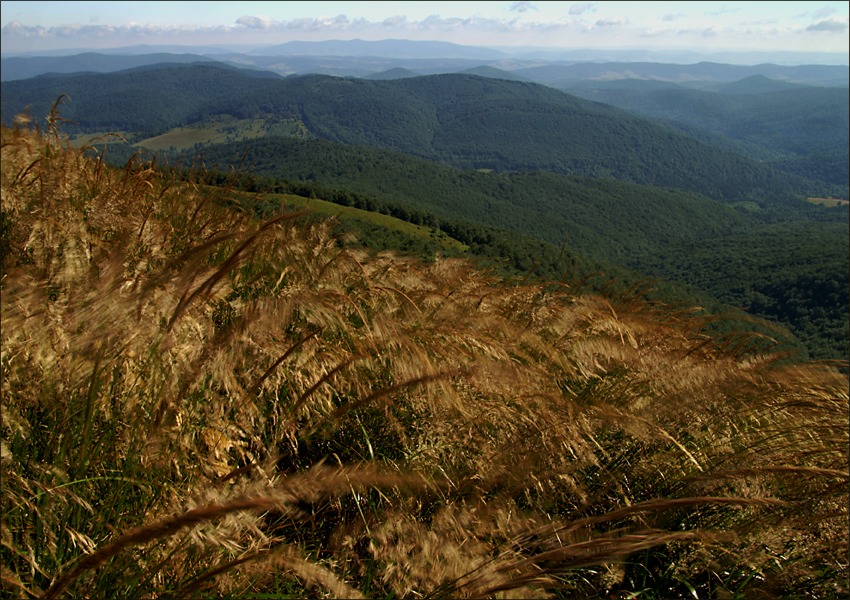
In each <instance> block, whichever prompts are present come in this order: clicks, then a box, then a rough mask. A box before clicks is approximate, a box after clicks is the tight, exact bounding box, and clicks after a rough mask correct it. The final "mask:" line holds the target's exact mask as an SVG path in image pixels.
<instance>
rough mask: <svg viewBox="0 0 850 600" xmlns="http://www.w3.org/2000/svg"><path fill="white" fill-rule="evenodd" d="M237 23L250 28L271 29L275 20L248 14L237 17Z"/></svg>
mask: <svg viewBox="0 0 850 600" xmlns="http://www.w3.org/2000/svg"><path fill="white" fill-rule="evenodd" d="M236 24H237V25H242V26H243V27H247V28H248V29H271V28H272V26H273V25H274V21H273V20H272V19H270V18H269V17H252V16H248V15H246V16H244V17H239V18H238V19H236Z"/></svg>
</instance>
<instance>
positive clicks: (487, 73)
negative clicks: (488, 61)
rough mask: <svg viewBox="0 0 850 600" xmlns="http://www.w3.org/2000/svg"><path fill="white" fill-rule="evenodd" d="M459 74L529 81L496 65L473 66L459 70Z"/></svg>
mask: <svg viewBox="0 0 850 600" xmlns="http://www.w3.org/2000/svg"><path fill="white" fill-rule="evenodd" d="M460 74H461V75H477V76H478V77H489V78H490V79H505V80H508V81H530V80H529V79H526V78H525V77H522V76H521V75H517V74H516V73H513V72H511V71H505V70H503V69H497V68H496V67H486V66H482V67H473V68H471V69H466V70H464V71H460Z"/></svg>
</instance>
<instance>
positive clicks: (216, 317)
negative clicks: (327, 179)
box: [0, 130, 850, 598]
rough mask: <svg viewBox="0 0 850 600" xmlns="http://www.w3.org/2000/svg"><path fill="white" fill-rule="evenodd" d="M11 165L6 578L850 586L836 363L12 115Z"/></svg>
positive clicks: (400, 588) (178, 592) (340, 593)
mask: <svg viewBox="0 0 850 600" xmlns="http://www.w3.org/2000/svg"><path fill="white" fill-rule="evenodd" d="M0 166H2V172H0V177H1V178H2V180H1V181H2V198H3V218H2V225H3V227H2V237H1V238H0V241H2V244H0V245H2V250H3V253H2V259H3V261H2V270H3V275H2V286H3V287H2V292H3V293H2V311H3V313H2V315H3V328H2V342H3V344H2V363H1V364H0V366H2V381H3V397H2V401H3V406H2V408H3V423H2V451H3V453H2V465H3V473H4V477H3V480H4V481H3V486H2V490H0V491H1V492H2V496H0V501H2V505H3V510H2V517H0V518H2V530H3V535H4V538H3V545H2V547H0V561H2V566H3V585H4V588H6V589H9V590H13V593H18V594H19V595H22V596H28V595H42V596H43V597H46V598H54V597H58V596H59V595H61V594H62V593H63V592H71V594H72V596H74V597H88V596H91V595H92V594H97V595H103V594H105V593H110V592H113V593H115V594H120V595H121V596H122V597H126V598H149V597H152V596H162V595H172V596H179V597H186V596H188V595H189V594H190V593H191V592H197V593H199V594H203V595H206V596H209V595H242V596H245V595H249V596H250V595H256V594H262V593H265V594H269V593H276V594H287V593H288V594H291V595H292V594H294V595H304V594H305V593H306V592H307V590H308V588H316V587H318V588H321V589H323V590H325V591H326V592H327V593H328V594H329V595H331V596H334V597H357V596H359V595H367V596H374V597H386V596H390V595H395V596H408V595H430V596H450V597H485V596H493V595H496V594H497V593H505V594H507V595H509V596H511V597H518V596H522V597H532V596H534V597H536V596H539V595H540V594H541V593H544V592H550V593H557V594H561V595H564V596H566V597H575V596H581V597H588V598H592V597H599V598H601V597H610V595H611V594H615V595H641V596H643V597H649V598H660V597H671V596H672V597H682V596H687V595H689V594H692V592H695V593H697V594H699V595H700V596H715V595H723V594H727V595H732V594H748V595H753V594H765V593H774V594H776V595H779V596H782V597H836V596H839V595H842V594H845V595H846V593H847V591H848V590H847V586H846V582H847V574H848V570H847V569H848V566H847V557H846V548H847V529H846V518H847V513H846V507H847V501H848V497H847V482H848V480H850V475H848V473H847V469H846V449H847V443H848V426H847V421H846V415H847V410H848V397H847V378H846V376H842V375H840V374H838V373H837V372H836V371H835V370H833V369H830V368H828V367H825V366H823V365H817V364H796V365H791V366H780V365H778V364H777V363H775V362H774V361H773V357H771V356H770V355H759V354H755V355H754V354H749V353H747V352H744V351H742V348H744V347H745V346H746V345H744V346H741V345H740V344H738V342H742V341H745V340H740V339H737V340H735V339H733V340H728V342H727V343H725V344H719V343H717V342H716V341H714V340H710V339H707V338H706V337H705V336H704V335H703V334H702V327H703V325H704V323H702V322H700V321H699V320H697V319H694V318H693V317H692V316H689V314H688V313H682V312H672V311H671V310H669V309H667V308H665V307H663V306H659V305H652V304H647V303H646V302H643V301H641V300H640V299H638V298H637V297H635V296H631V295H628V294H625V295H620V296H616V297H603V296H600V295H597V294H585V293H581V290H567V289H565V288H564V287H562V286H554V285H546V284H542V283H541V284H529V283H526V284H521V285H520V284H515V285H505V283H504V282H500V281H498V280H495V279H493V278H492V277H490V276H487V275H484V274H482V273H481V272H477V271H476V270H474V269H473V268H471V266H470V265H469V264H468V263H465V262H464V261H459V260H437V261H434V262H433V263H431V264H427V265H426V264H421V263H419V262H417V261H415V260H412V259H410V258H405V257H402V256H396V255H393V254H386V253H385V254H381V255H378V256H374V257H370V256H369V255H367V254H365V253H362V252H359V251H356V250H353V249H348V248H346V247H344V246H342V245H340V243H339V241H338V240H336V239H334V238H333V236H331V235H330V231H331V230H330V228H329V225H328V224H324V223H322V222H317V221H307V222H304V223H301V222H300V221H299V218H298V217H297V216H296V215H293V214H290V213H282V214H280V215H278V216H277V217H275V218H274V219H272V220H271V221H268V222H266V223H264V224H261V223H257V222H254V221H253V220H252V219H250V218H248V217H247V216H245V215H244V214H241V213H238V212H235V211H233V210H232V209H229V208H227V207H226V201H227V200H228V199H229V198H230V197H231V195H232V193H231V192H230V191H229V190H226V189H217V190H216V189H213V190H211V189H209V188H206V187H202V186H192V185H187V184H182V183H179V182H174V181H170V180H167V179H164V178H163V177H162V175H160V174H158V173H156V172H154V171H151V170H149V169H145V168H143V167H141V166H139V167H137V168H132V167H128V168H127V169H125V170H123V171H115V170H112V169H110V168H107V167H105V166H104V165H103V164H100V163H96V162H92V161H91V160H89V159H86V158H84V157H82V156H81V155H80V154H78V153H75V152H72V151H64V150H62V149H61V148H59V147H58V146H57V145H56V144H54V143H52V142H51V141H50V140H43V139H36V138H35V137H33V136H31V135H29V134H27V133H24V132H12V131H8V130H3V140H2V162H0ZM399 565H405V568H404V569H400V568H399V567H398V566H399Z"/></svg>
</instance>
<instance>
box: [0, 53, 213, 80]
mask: <svg viewBox="0 0 850 600" xmlns="http://www.w3.org/2000/svg"><path fill="white" fill-rule="evenodd" d="M211 61H212V59H211V58H207V57H205V56H201V55H199V54H170V53H156V54H142V55H134V56H127V55H118V54H100V53H95V52H86V53H83V54H75V55H73V56H53V57H48V56H43V57H11V58H3V59H0V67H2V68H1V69H0V79H2V81H12V80H16V79H28V78H30V77H35V76H37V75H44V74H45V73H81V72H92V73H109V72H114V71H123V70H124V69H130V68H133V67H139V66H144V65H154V64H160V63H193V62H211Z"/></svg>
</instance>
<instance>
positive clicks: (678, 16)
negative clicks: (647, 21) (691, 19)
mask: <svg viewBox="0 0 850 600" xmlns="http://www.w3.org/2000/svg"><path fill="white" fill-rule="evenodd" d="M687 16H688V15H686V14H685V13H671V14H669V15H664V16H663V17H661V20H662V21H678V20H679V19H684V18H685V17H687Z"/></svg>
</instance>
